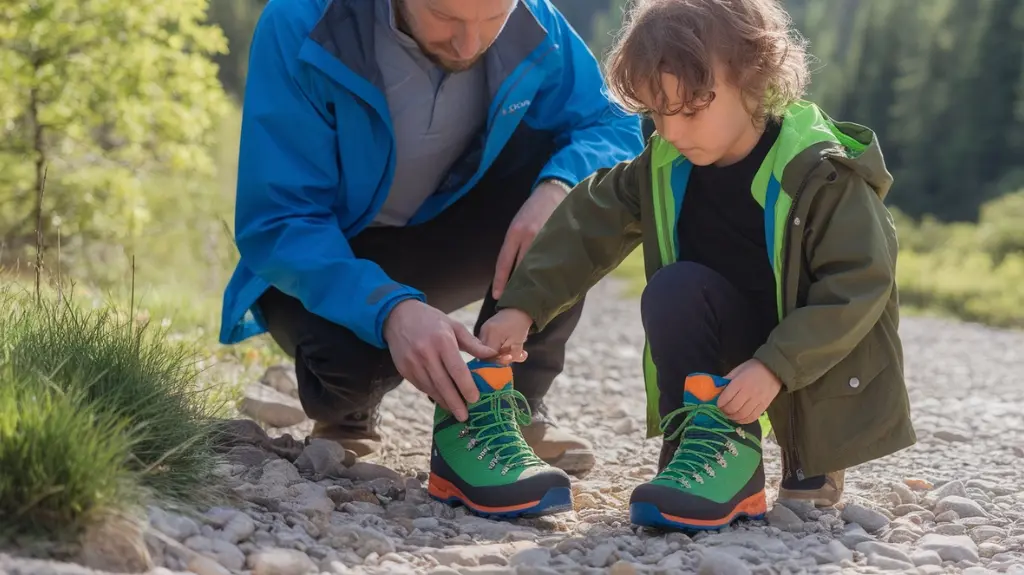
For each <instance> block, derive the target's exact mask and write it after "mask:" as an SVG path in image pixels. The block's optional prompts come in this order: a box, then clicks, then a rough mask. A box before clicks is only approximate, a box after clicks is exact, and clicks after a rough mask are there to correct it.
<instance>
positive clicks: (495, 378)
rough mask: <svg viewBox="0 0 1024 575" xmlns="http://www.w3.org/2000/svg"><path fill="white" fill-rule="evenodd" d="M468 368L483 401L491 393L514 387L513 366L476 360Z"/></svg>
mask: <svg viewBox="0 0 1024 575" xmlns="http://www.w3.org/2000/svg"><path fill="white" fill-rule="evenodd" d="M467 367H469V372H470V373H472V374H473V381H474V382H476V388H477V389H479V390H480V397H481V399H482V398H483V396H484V395H487V394H489V393H492V392H495V391H499V390H502V389H505V388H509V387H512V367H511V366H508V365H502V364H500V363H493V362H489V361H481V360H479V359H474V360H472V361H470V362H469V364H467Z"/></svg>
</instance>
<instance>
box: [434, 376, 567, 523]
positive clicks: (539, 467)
mask: <svg viewBox="0 0 1024 575" xmlns="http://www.w3.org/2000/svg"><path fill="white" fill-rule="evenodd" d="M469 368H470V371H471V373H472V374H473V380H474V381H475V382H476V385H477V389H479V390H480V400H479V401H477V402H476V403H473V404H470V405H469V406H468V407H469V419H468V420H466V422H464V423H463V422H460V421H459V420H457V419H455V417H454V416H453V415H452V414H450V413H449V412H448V411H446V410H444V409H442V408H441V407H440V406H435V407H434V438H433V442H432V445H431V450H430V479H429V481H428V485H427V491H428V493H430V495H431V497H433V498H434V499H437V500H439V501H442V502H444V503H448V504H456V503H461V504H463V505H465V506H466V507H467V508H468V509H469V510H470V511H472V512H473V513H475V514H477V515H481V516H484V517H506V518H511V517H521V516H539V515H547V514H550V513H556V512H560V511H568V510H570V509H572V495H571V491H570V489H569V487H570V482H569V476H568V475H567V474H566V473H565V472H564V471H562V470H561V469H557V468H555V467H552V466H550V465H548V464H546V463H545V462H544V461H543V460H541V459H540V458H539V457H537V455H536V454H535V453H534V452H533V450H532V449H531V448H530V446H529V444H527V443H526V440H524V439H523V435H522V433H521V431H520V426H521V425H525V424H528V423H529V421H530V416H529V406H528V405H527V403H526V398H524V397H523V395H522V394H521V393H519V392H518V391H515V390H514V389H513V386H512V369H511V368H510V367H508V366H505V365H501V364H497V363H490V362H482V361H479V360H473V361H471V362H469Z"/></svg>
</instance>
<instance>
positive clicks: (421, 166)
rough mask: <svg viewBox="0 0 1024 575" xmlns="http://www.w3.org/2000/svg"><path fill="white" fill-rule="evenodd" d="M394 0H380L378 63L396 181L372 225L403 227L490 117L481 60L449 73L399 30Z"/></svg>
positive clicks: (376, 46)
mask: <svg viewBox="0 0 1024 575" xmlns="http://www.w3.org/2000/svg"><path fill="white" fill-rule="evenodd" d="M391 1H392V0H378V1H377V2H376V4H377V11H376V15H377V22H376V31H375V39H376V40H375V43H374V47H375V52H376V59H377V65H378V66H379V67H380V71H381V74H382V77H383V80H384V89H385V95H386V97H387V102H388V109H389V111H390V113H391V121H392V124H393V126H394V131H395V138H396V146H397V149H398V157H397V165H396V170H395V179H394V181H393V183H392V184H391V189H390V190H389V192H388V197H387V199H386V200H385V202H384V205H383V207H382V208H381V210H380V212H379V213H378V214H377V216H376V218H375V219H374V221H373V224H374V225H384V226H403V225H405V224H406V223H407V222H408V220H409V218H410V217H412V215H413V214H414V213H416V210H418V209H419V207H420V206H421V205H422V204H423V202H424V201H425V200H426V199H427V198H428V197H430V195H431V194H433V193H434V192H435V191H436V190H437V188H438V186H439V185H440V184H441V182H442V181H443V180H444V178H445V176H446V175H447V173H448V170H449V169H450V168H451V166H452V164H454V162H455V161H456V160H457V159H458V157H459V156H461V155H462V153H463V152H464V151H465V150H466V147H467V146H468V145H469V143H470V142H471V141H472V140H473V137H474V136H475V135H476V133H477V132H478V131H479V130H480V129H481V128H482V127H483V125H484V123H485V122H486V119H487V106H488V104H489V102H488V92H487V72H486V68H485V65H484V61H483V59H481V60H480V61H479V62H478V63H477V64H476V65H475V66H473V67H472V68H470V69H469V70H466V71H464V72H460V73H457V74H448V73H445V71H444V70H442V69H441V68H439V67H438V66H437V65H435V64H434V63H433V62H431V61H430V59H429V58H427V57H426V56H425V55H424V54H423V52H422V51H421V50H420V48H419V46H418V45H417V44H416V42H415V41H414V40H413V39H412V38H410V37H409V36H408V35H406V34H405V33H404V32H402V31H400V30H399V29H398V26H397V25H396V22H395V15H394V11H393V9H392V5H391Z"/></svg>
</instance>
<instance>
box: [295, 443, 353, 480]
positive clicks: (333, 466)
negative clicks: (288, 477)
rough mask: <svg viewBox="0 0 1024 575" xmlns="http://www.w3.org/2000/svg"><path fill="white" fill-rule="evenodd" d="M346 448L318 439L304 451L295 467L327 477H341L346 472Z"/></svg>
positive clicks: (296, 461)
mask: <svg viewBox="0 0 1024 575" xmlns="http://www.w3.org/2000/svg"><path fill="white" fill-rule="evenodd" d="M345 459H346V454H345V448H344V447H342V446H341V444H340V443H338V442H337V441H330V440H327V439H321V438H316V439H313V440H311V441H310V442H309V445H307V446H306V448H305V449H303V450H302V453H301V454H300V455H299V458H298V459H296V460H295V467H297V468H299V469H300V470H302V471H306V472H315V473H319V474H320V475H325V476H340V475H341V474H342V473H343V471H344V462H345Z"/></svg>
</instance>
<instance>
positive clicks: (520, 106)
mask: <svg viewBox="0 0 1024 575" xmlns="http://www.w3.org/2000/svg"><path fill="white" fill-rule="evenodd" d="M532 103H533V100H520V101H518V102H515V103H512V104H509V105H508V106H505V107H504V108H502V109H501V115H502V116H508V115H509V114H515V113H516V112H522V111H525V110H526V109H527V108H529V107H530V104H532Z"/></svg>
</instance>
